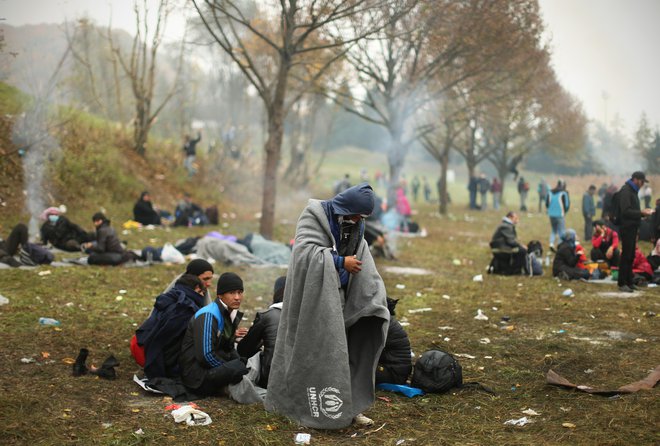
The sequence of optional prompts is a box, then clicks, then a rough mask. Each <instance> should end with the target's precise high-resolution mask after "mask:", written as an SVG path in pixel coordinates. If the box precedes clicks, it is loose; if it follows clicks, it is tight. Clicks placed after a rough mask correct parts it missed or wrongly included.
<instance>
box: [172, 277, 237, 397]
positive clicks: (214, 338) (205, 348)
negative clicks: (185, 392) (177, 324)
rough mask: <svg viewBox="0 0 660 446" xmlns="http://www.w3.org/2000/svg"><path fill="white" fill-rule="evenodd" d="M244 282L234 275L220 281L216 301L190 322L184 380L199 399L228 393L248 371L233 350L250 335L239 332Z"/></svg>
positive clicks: (183, 348)
mask: <svg viewBox="0 0 660 446" xmlns="http://www.w3.org/2000/svg"><path fill="white" fill-rule="evenodd" d="M242 300H243V280H242V279H241V278H240V277H239V276H238V275H237V274H235V273H224V274H222V275H221V276H220V278H219V279H218V287H217V298H216V300H215V301H213V302H211V303H210V304H208V305H206V306H205V307H203V308H201V309H200V310H198V311H197V312H196V313H195V315H194V316H193V317H192V318H191V319H190V322H189V323H188V328H187V329H186V333H185V335H184V338H183V343H182V345H181V355H180V357H179V364H180V367H181V380H182V381H183V384H184V385H185V386H186V387H188V388H190V389H191V390H192V391H193V392H194V393H195V394H197V395H200V396H206V395H220V394H224V393H225V390H226V389H225V388H226V386H228V385H229V384H237V383H239V382H240V381H241V379H242V377H243V375H245V374H246V373H248V369H247V368H246V367H245V365H244V364H243V362H242V361H241V360H240V357H239V354H238V352H237V351H236V348H235V347H234V342H235V341H236V338H240V337H243V336H245V334H247V329H244V328H238V324H239V323H240V322H241V318H242V317H243V313H241V312H239V311H238V309H239V308H240V306H241V301H242Z"/></svg>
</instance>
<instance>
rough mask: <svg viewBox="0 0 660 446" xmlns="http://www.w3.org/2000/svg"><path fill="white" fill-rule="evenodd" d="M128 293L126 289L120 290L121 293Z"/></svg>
mask: <svg viewBox="0 0 660 446" xmlns="http://www.w3.org/2000/svg"><path fill="white" fill-rule="evenodd" d="M126 293H127V291H126V290H119V294H126Z"/></svg>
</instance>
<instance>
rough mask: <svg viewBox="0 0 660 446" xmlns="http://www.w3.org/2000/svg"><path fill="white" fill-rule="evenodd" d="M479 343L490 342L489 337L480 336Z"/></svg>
mask: <svg viewBox="0 0 660 446" xmlns="http://www.w3.org/2000/svg"><path fill="white" fill-rule="evenodd" d="M479 343H480V344H490V339H488V338H481V339H479Z"/></svg>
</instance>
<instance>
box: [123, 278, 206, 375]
mask: <svg viewBox="0 0 660 446" xmlns="http://www.w3.org/2000/svg"><path fill="white" fill-rule="evenodd" d="M205 293H206V286H204V283H203V282H202V281H201V280H200V279H199V277H197V276H195V275H193V274H183V275H182V276H181V277H180V278H179V279H178V280H177V281H176V283H175V284H174V287H173V288H172V289H170V290H169V291H167V292H165V293H163V294H161V295H159V296H158V297H157V298H156V302H155V303H154V309H153V311H152V312H151V315H149V317H148V318H147V320H145V321H144V322H143V323H142V325H140V328H138V329H137V330H136V331H135V343H136V344H137V347H142V348H143V355H144V362H143V367H144V373H145V374H146V375H147V378H149V379H154V378H157V377H167V378H177V377H178V376H179V375H180V373H181V370H180V368H179V355H180V353H181V343H182V341H183V335H184V334H185V332H186V328H187V327H188V322H189V321H190V318H192V317H193V316H194V315H195V313H196V312H197V311H199V309H200V308H202V307H203V306H204V294H205ZM134 349H135V347H134V345H133V342H131V350H132V351H133V350H134ZM137 355H139V353H137ZM133 356H134V357H135V358H136V359H137V357H138V356H136V353H134V354H133Z"/></svg>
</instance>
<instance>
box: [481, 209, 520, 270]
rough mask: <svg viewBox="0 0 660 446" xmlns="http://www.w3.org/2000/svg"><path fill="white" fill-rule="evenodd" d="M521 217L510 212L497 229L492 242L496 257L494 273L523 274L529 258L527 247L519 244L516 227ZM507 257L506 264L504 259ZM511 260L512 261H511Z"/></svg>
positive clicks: (491, 245)
mask: <svg viewBox="0 0 660 446" xmlns="http://www.w3.org/2000/svg"><path fill="white" fill-rule="evenodd" d="M519 221H520V217H519V216H518V214H517V213H516V212H514V211H509V212H508V213H507V214H506V216H505V217H504V218H502V223H500V225H499V226H498V227H497V229H496V230H495V232H494V233H493V237H492V238H491V240H490V248H491V250H492V252H493V255H494V261H493V263H492V265H493V273H495V274H505V275H517V274H521V273H522V271H523V267H524V265H525V260H526V257H527V247H526V246H525V245H523V244H521V243H520V242H518V234H517V233H516V225H517V224H518V222H519ZM505 257H506V262H505V261H504V260H500V259H504V258H505ZM509 259H510V261H509Z"/></svg>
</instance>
